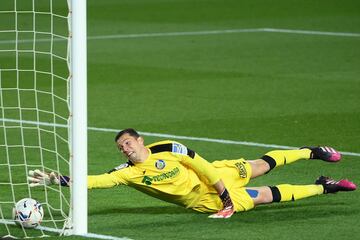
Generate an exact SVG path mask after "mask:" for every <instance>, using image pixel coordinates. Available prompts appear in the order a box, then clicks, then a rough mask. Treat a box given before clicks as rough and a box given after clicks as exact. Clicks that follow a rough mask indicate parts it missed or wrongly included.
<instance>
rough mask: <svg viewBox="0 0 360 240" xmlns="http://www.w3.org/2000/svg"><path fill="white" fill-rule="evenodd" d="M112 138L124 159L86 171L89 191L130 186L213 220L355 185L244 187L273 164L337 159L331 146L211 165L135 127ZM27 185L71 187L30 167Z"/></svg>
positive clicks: (319, 182)
mask: <svg viewBox="0 0 360 240" xmlns="http://www.w3.org/2000/svg"><path fill="white" fill-rule="evenodd" d="M115 142H116V144H117V147H118V148H119V150H120V151H121V152H122V153H123V154H124V155H125V156H126V158H127V159H128V162H126V163H123V164H121V165H119V166H117V167H115V168H114V169H112V170H110V171H109V172H107V173H104V174H100V175H89V176H88V179H87V182H88V189H93V188H111V187H115V186H117V185H128V186H130V187H134V188H135V189H137V190H139V191H141V192H144V193H146V194H149V195H150V196H153V197H156V198H159V199H161V200H164V201H167V202H170V203H174V204H177V205H180V206H183V207H186V208H190V209H193V210H195V211H199V212H204V213H211V215H210V216H209V217H211V218H229V217H231V216H232V215H233V214H234V213H235V212H242V211H247V210H250V209H252V208H254V207H255V206H257V205H259V204H267V203H272V202H286V201H296V200H299V199H302V198H307V197H311V196H316V195H321V194H327V193H336V192H339V191H353V190H355V189H356V185H355V184H354V183H352V182H351V181H349V180H347V179H342V180H339V181H336V180H334V179H332V178H330V177H325V176H320V177H319V178H318V179H316V181H315V183H314V184H309V185H291V184H280V185H275V186H262V187H248V186H247V185H248V183H249V181H250V180H251V179H252V178H256V177H259V176H262V175H264V174H266V173H268V172H270V171H271V170H273V169H274V168H276V167H280V166H283V165H285V164H290V163H293V162H296V161H298V160H307V161H309V164H311V161H314V160H316V159H319V160H323V161H325V162H332V163H335V162H338V161H340V160H341V154H340V153H339V152H337V151H336V150H334V149H333V148H331V147H303V148H301V149H297V150H275V151H270V152H268V153H266V154H265V155H264V156H263V157H261V158H260V159H256V160H245V159H242V158H241V159H235V160H220V161H214V162H212V163H210V162H208V161H206V160H205V159H204V158H202V157H201V156H200V155H199V154H198V153H196V152H194V151H193V150H191V149H189V148H187V147H186V146H184V145H182V144H181V143H178V142H175V141H168V140H167V141H161V142H156V143H153V144H150V145H147V146H145V145H144V139H143V137H141V136H140V135H139V134H138V133H137V132H136V130H134V129H131V128H128V129H125V130H122V131H120V132H119V133H118V134H117V135H116V137H115ZM28 181H29V184H30V186H32V187H35V186H40V185H44V184H45V185H50V184H57V185H59V184H60V185H62V186H69V185H70V184H71V179H70V178H69V177H68V176H62V175H59V174H57V173H54V172H51V173H45V172H42V171H40V170H37V169H36V170H32V171H29V176H28Z"/></svg>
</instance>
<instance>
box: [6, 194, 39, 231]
mask: <svg viewBox="0 0 360 240" xmlns="http://www.w3.org/2000/svg"><path fill="white" fill-rule="evenodd" d="M43 217H44V209H43V208H42V206H41V204H40V203H39V202H38V201H36V200H35V199H32V198H23V199H21V200H20V201H18V202H17V203H16V205H15V208H14V209H13V219H14V220H15V223H16V224H17V225H19V226H23V227H24V228H35V227H37V226H38V225H39V224H40V223H41V221H42V219H43Z"/></svg>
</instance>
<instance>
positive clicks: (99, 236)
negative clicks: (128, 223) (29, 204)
mask: <svg viewBox="0 0 360 240" xmlns="http://www.w3.org/2000/svg"><path fill="white" fill-rule="evenodd" d="M0 224H7V225H15V222H14V221H8V220H4V219H0ZM35 229H36V230H41V231H45V232H54V233H59V234H60V233H62V229H56V228H50V227H43V226H38V227H36V228H35ZM72 236H76V235H72ZM78 236H81V237H86V238H97V239H108V240H131V239H130V238H127V237H114V236H109V235H102V234H96V233H87V234H84V235H78ZM30 238H31V237H30Z"/></svg>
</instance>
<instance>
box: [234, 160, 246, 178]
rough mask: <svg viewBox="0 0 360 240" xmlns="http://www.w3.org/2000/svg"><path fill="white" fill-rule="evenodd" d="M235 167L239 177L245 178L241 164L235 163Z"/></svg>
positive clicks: (244, 171)
mask: <svg viewBox="0 0 360 240" xmlns="http://www.w3.org/2000/svg"><path fill="white" fill-rule="evenodd" d="M235 167H236V168H237V169H238V170H239V175H240V177H241V178H246V177H247V172H246V168H245V166H244V164H243V163H240V162H237V163H235Z"/></svg>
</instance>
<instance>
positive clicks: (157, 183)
mask: <svg viewBox="0 0 360 240" xmlns="http://www.w3.org/2000/svg"><path fill="white" fill-rule="evenodd" d="M146 148H147V149H148V150H149V153H150V154H149V157H148V158H147V159H146V160H145V161H144V162H142V163H136V164H132V163H131V162H127V163H124V164H121V165H120V166H118V167H116V168H114V169H113V170H112V171H110V172H109V173H105V174H101V175H94V176H88V188H89V189H92V188H109V187H113V186H116V185H120V184H123V185H128V186H131V187H134V188H136V189H138V190H140V191H142V192H145V193H147V194H149V195H151V196H154V197H157V198H160V199H162V200H165V201H168V202H173V203H176V204H180V205H183V206H185V207H191V205H192V204H194V203H195V202H196V200H197V197H198V195H199V192H197V191H198V189H197V187H198V186H199V185H200V182H203V183H205V184H207V185H209V186H211V185H213V184H214V183H216V182H217V181H219V179H220V178H219V176H218V174H217V171H216V170H215V168H214V167H213V166H212V164H211V163H209V162H208V161H206V160H204V159H203V158H202V157H201V156H199V155H198V154H197V153H195V152H194V151H192V150H190V149H188V148H187V147H185V146H184V145H182V144H180V143H178V142H174V141H161V142H157V143H153V144H151V145H148V146H146Z"/></svg>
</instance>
